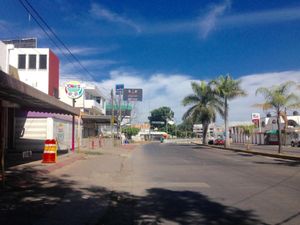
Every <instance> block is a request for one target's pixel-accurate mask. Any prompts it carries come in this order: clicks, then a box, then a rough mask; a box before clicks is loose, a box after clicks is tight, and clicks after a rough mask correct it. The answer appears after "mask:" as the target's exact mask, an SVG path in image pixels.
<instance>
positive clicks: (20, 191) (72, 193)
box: [0, 169, 266, 225]
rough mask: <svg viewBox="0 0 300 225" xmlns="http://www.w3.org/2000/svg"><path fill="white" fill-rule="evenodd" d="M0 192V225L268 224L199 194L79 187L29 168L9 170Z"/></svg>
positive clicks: (159, 189) (154, 189)
mask: <svg viewBox="0 0 300 225" xmlns="http://www.w3.org/2000/svg"><path fill="white" fill-rule="evenodd" d="M0 194H1V198H0V224H5V225H15V224H22V225H32V224H38V225H50V224H51V225H58V224H72V225H73V224H78V225H87V224H97V225H102V224H103V225H104V224H105V225H113V224H114V225H134V224H163V223H168V222H169V223H170V222H173V223H177V224H182V225H187V224H204V225H221V224H222V225H227V224H228V225H231V224H234V225H236V224H239V225H254V224H266V223H264V222H263V221H261V220H259V218H258V217H257V216H256V215H255V213H254V212H253V211H251V210H242V209H239V208H236V207H231V206H226V205H224V204H222V203H220V202H217V201H215V200H213V199H210V198H209V197H208V196H206V195H203V194H202V193H200V192H194V191H175V190H169V189H163V188H152V189H148V190H147V192H146V195H144V196H137V195H132V194H130V193H127V192H118V191H112V190H109V189H107V188H103V187H100V186H89V187H81V186H80V185H79V184H78V183H76V182H75V181H71V180H68V179H63V178H58V177H54V176H51V175H49V174H48V175H45V174H42V173H41V172H39V171H36V170H33V169H26V170H14V171H9V173H8V176H7V183H6V187H5V188H4V189H1V190H0Z"/></svg>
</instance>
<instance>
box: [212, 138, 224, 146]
mask: <svg viewBox="0 0 300 225" xmlns="http://www.w3.org/2000/svg"><path fill="white" fill-rule="evenodd" d="M214 144H215V145H224V144H225V140H224V139H221V138H217V139H216V140H215V142H214Z"/></svg>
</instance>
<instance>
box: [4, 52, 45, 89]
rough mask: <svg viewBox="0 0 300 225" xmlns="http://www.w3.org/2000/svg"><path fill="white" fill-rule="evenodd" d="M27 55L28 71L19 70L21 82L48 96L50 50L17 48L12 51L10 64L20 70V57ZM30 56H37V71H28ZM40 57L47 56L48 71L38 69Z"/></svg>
mask: <svg viewBox="0 0 300 225" xmlns="http://www.w3.org/2000/svg"><path fill="white" fill-rule="evenodd" d="M19 54H25V55H26V69H18V73H19V77H20V80H21V81H22V82H24V83H26V84H28V85H30V86H32V87H34V88H36V89H38V90H40V91H42V92H44V93H46V94H48V92H49V90H48V89H49V83H48V79H49V78H48V77H49V49H48V48H15V49H13V50H11V51H10V54H9V62H10V65H12V66H13V67H15V68H18V55H19ZM29 54H33V55H36V65H37V69H28V67H29ZM39 55H47V69H38V67H39Z"/></svg>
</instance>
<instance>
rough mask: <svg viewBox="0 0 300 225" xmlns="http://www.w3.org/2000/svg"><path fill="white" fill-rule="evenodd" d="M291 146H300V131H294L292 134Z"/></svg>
mask: <svg viewBox="0 0 300 225" xmlns="http://www.w3.org/2000/svg"><path fill="white" fill-rule="evenodd" d="M291 146H292V147H300V135H299V133H296V132H294V133H292V135H291Z"/></svg>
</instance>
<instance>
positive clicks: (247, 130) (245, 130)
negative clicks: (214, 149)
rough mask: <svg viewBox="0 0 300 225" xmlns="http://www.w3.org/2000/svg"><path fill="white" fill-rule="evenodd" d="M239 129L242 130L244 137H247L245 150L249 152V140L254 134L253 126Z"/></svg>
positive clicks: (243, 126) (244, 126)
mask: <svg viewBox="0 0 300 225" xmlns="http://www.w3.org/2000/svg"><path fill="white" fill-rule="evenodd" d="M240 128H242V130H243V133H244V135H246V137H247V150H249V149H250V141H251V140H250V138H251V135H252V134H253V132H254V129H255V125H242V126H240Z"/></svg>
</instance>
